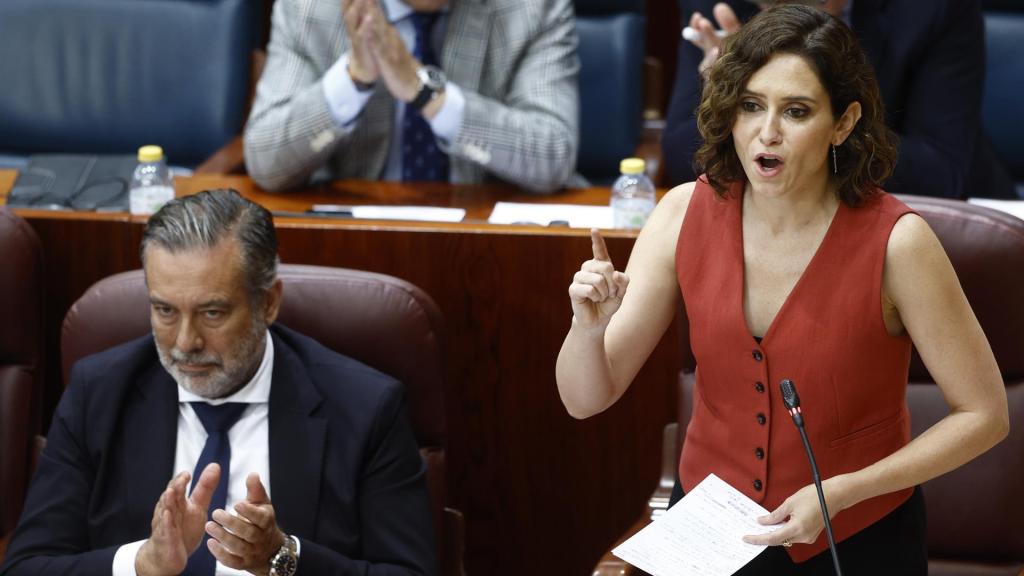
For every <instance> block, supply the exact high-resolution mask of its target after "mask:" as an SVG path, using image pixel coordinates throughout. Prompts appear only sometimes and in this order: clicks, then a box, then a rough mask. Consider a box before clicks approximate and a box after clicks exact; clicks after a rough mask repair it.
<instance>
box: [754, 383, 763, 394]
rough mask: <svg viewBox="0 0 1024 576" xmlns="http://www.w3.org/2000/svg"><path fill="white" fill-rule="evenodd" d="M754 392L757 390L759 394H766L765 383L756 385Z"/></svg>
mask: <svg viewBox="0 0 1024 576" xmlns="http://www.w3.org/2000/svg"><path fill="white" fill-rule="evenodd" d="M754 390H757V393H758V394H764V383H763V382H757V383H756V384H754Z"/></svg>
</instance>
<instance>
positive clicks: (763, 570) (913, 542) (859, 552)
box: [669, 478, 928, 576]
mask: <svg viewBox="0 0 1024 576" xmlns="http://www.w3.org/2000/svg"><path fill="white" fill-rule="evenodd" d="M682 497H683V489H682V486H680V484H679V479H678V478H677V479H676V485H675V487H673V488H672V497H671V499H670V500H669V505H670V506H671V505H672V504H675V503H676V502H678V501H679V500H680V499H681V498H682ZM925 528H926V516H925V507H924V494H923V493H922V492H921V487H920V486H918V487H916V488H914V493H913V494H912V495H911V496H910V498H909V499H908V500H907V501H906V502H904V503H903V504H900V505H899V506H898V507H897V508H896V509H895V510H893V511H892V512H890V513H889V514H887V515H886V516H884V517H883V518H881V519H880V520H879V521H878V522H875V523H874V524H872V525H871V526H868V527H867V528H865V529H863V530H861V531H860V532H857V533H856V534H854V535H853V536H850V537H849V538H847V539H846V540H843V541H842V542H839V543H838V544H836V550H837V551H838V553H839V566H840V568H842V569H843V576H878V575H881V574H900V575H901V576H927V574H928V548H927V538H926V532H925ZM834 573H835V569H834V568H833V566H832V553H831V552H830V551H829V550H828V549H825V551H824V552H822V553H820V554H817V555H815V556H813V557H811V558H810V559H808V560H807V561H805V562H801V563H799V564H797V563H795V562H793V561H792V560H791V559H790V558H789V555H788V554H786V549H785V548H783V547H782V546H769V547H768V548H766V549H765V551H764V552H762V553H761V554H760V555H759V556H757V558H754V559H753V560H751V561H750V563H748V564H747V565H746V566H744V567H743V568H741V569H740V571H739V572H736V575H735V576H775V575H780V576H781V575H787V576H788V575H793V576H828V575H830V574H834Z"/></svg>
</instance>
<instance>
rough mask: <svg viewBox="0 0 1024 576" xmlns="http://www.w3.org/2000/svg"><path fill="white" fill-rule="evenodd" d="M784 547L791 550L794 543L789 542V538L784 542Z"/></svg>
mask: <svg viewBox="0 0 1024 576" xmlns="http://www.w3.org/2000/svg"><path fill="white" fill-rule="evenodd" d="M782 545H783V546H785V547H786V548H789V547H790V546H792V545H793V543H792V542H790V541H789V538H786V539H785V540H783V541H782Z"/></svg>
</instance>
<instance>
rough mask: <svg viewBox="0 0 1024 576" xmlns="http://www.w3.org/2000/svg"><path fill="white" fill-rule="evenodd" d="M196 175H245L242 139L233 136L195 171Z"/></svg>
mask: <svg viewBox="0 0 1024 576" xmlns="http://www.w3.org/2000/svg"><path fill="white" fill-rule="evenodd" d="M195 173H196V174H245V152H244V150H243V149H242V137H241V136H235V137H234V138H232V139H231V141H230V142H228V143H227V144H225V145H224V146H223V147H221V149H220V150H217V151H216V152H214V153H213V156H210V157H209V158H207V159H206V160H205V161H204V162H203V163H202V164H200V165H199V166H198V167H196V169H195Z"/></svg>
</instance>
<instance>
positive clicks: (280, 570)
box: [270, 536, 299, 576]
mask: <svg viewBox="0 0 1024 576" xmlns="http://www.w3.org/2000/svg"><path fill="white" fill-rule="evenodd" d="M298 549H299V546H298V544H297V543H296V542H295V537H294V536H285V538H284V545H282V546H281V549H280V550H278V551H277V554H274V557H273V558H271V559H270V576H293V575H294V574H295V571H296V570H297V569H298V567H299V555H298V553H297V550H298Z"/></svg>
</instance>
